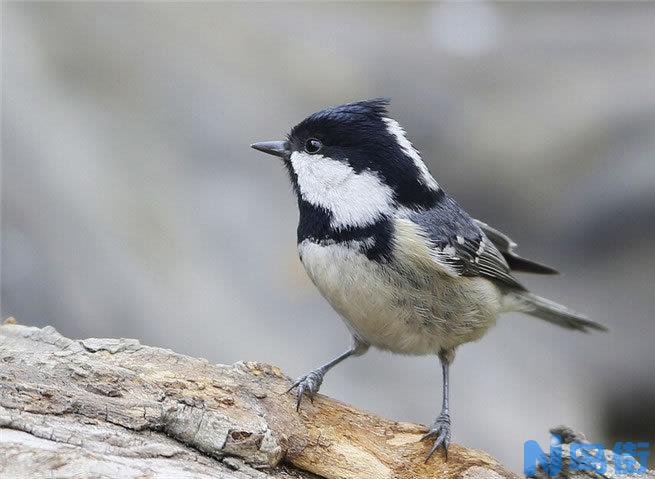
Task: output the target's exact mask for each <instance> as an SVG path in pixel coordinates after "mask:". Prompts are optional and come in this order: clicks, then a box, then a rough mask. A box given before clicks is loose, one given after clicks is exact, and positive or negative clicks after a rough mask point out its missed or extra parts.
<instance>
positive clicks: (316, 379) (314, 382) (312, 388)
mask: <svg viewBox="0 0 655 479" xmlns="http://www.w3.org/2000/svg"><path fill="white" fill-rule="evenodd" d="M321 383H323V373H322V372H321V371H312V372H310V373H308V374H305V375H304V376H301V377H300V378H298V379H297V380H296V382H294V383H293V384H292V385H291V387H290V388H289V389H287V392H290V391H291V390H293V389H295V388H298V399H297V400H296V411H299V410H300V401H302V397H303V395H305V394H307V396H309V399H310V400H311V401H312V402H314V395H315V394H316V393H317V392H318V390H319V388H320V387H321Z"/></svg>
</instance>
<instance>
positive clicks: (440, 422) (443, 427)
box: [421, 412, 450, 462]
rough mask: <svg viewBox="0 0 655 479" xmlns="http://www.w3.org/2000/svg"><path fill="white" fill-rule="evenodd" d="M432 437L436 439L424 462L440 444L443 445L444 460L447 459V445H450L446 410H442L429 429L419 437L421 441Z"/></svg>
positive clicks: (448, 415)
mask: <svg viewBox="0 0 655 479" xmlns="http://www.w3.org/2000/svg"><path fill="white" fill-rule="evenodd" d="M433 437H436V439H435V441H434V444H433V445H432V448H431V449H430V452H429V453H428V457H426V458H425V462H428V461H429V460H430V458H431V457H432V454H434V453H435V452H436V450H437V449H439V447H441V446H443V450H444V453H445V454H446V460H448V446H449V445H450V414H448V413H447V412H442V413H441V414H440V415H439V417H438V418H437V419H436V420H435V421H434V424H433V425H432V427H431V428H430V430H429V431H428V432H427V433H426V434H425V435H424V436H423V437H422V438H421V441H423V440H425V439H429V438H433Z"/></svg>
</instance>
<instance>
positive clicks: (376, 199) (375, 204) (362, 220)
mask: <svg viewBox="0 0 655 479" xmlns="http://www.w3.org/2000/svg"><path fill="white" fill-rule="evenodd" d="M291 165H292V167H293V170H294V172H295V173H296V175H297V177H298V189H299V190H300V194H301V196H302V198H303V199H304V200H305V201H307V202H309V203H311V204H313V205H315V206H321V207H323V208H325V209H326V210H328V211H330V212H331V213H332V222H331V224H330V225H331V226H332V227H333V228H347V227H352V226H355V227H361V226H367V225H370V224H373V223H375V221H377V220H378V219H379V218H380V217H381V216H382V215H385V214H389V213H391V212H392V211H393V210H394V208H395V201H394V194H393V190H392V189H391V188H390V187H389V186H388V185H386V184H384V183H383V182H382V180H381V179H380V177H379V176H378V175H377V174H375V173H374V172H372V171H370V170H364V171H362V172H361V173H356V172H355V170H353V169H352V167H350V165H348V164H346V163H344V162H342V161H337V160H333V159H331V158H326V157H324V156H322V155H309V154H307V153H301V152H297V151H295V152H293V153H292V154H291Z"/></svg>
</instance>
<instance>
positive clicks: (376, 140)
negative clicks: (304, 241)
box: [289, 98, 443, 209]
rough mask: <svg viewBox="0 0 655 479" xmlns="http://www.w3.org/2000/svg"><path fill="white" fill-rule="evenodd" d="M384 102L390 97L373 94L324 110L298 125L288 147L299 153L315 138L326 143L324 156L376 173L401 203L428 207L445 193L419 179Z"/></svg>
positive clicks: (357, 168) (416, 168) (387, 103)
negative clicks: (393, 130)
mask: <svg viewBox="0 0 655 479" xmlns="http://www.w3.org/2000/svg"><path fill="white" fill-rule="evenodd" d="M388 105H389V99H387V98H376V99H373V100H365V101H358V102H355V103H346V104H344V105H339V106H333V107H329V108H326V109H324V110H321V111H319V112H316V113H313V114H311V115H310V116H308V117H307V118H305V119H304V120H303V121H302V122H300V123H299V124H298V125H296V126H295V127H294V128H293V129H292V130H291V133H290V134H289V143H290V144H291V147H292V150H294V151H302V150H303V148H304V144H305V142H306V141H307V140H308V139H310V138H316V139H318V140H320V141H321V142H322V143H323V145H324V147H323V151H322V152H321V154H322V155H323V156H326V157H329V158H332V159H334V160H337V161H344V162H347V163H348V164H349V165H350V166H351V167H352V168H353V169H354V170H355V172H357V173H360V172H361V171H363V170H366V169H368V170H371V171H374V172H376V173H377V174H378V175H379V176H380V178H381V179H382V180H383V181H384V182H385V183H386V184H388V185H389V186H390V187H391V188H392V189H393V191H394V194H395V199H396V201H397V202H398V204H399V205H400V206H405V207H408V208H412V209H426V208H431V207H432V206H434V205H435V204H436V203H437V202H438V201H439V199H440V198H441V197H442V195H443V192H442V191H441V190H434V189H430V188H429V187H427V186H426V185H425V184H424V183H423V182H422V181H421V180H420V178H421V172H420V170H419V169H418V167H417V166H416V164H415V163H414V161H413V160H412V159H411V158H410V157H409V156H408V155H407V154H406V153H405V152H404V151H403V150H402V148H401V146H400V145H399V144H398V140H397V139H396V137H395V136H394V135H393V134H391V133H390V132H389V129H388V128H389V127H388V125H387V123H386V122H385V118H388V112H387V106H388ZM292 180H294V178H293V172H292Z"/></svg>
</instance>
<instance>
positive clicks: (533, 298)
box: [518, 293, 607, 332]
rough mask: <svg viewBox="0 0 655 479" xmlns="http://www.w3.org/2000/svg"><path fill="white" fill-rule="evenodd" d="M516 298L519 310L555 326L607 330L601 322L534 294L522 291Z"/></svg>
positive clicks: (577, 329) (585, 329) (581, 329)
mask: <svg viewBox="0 0 655 479" xmlns="http://www.w3.org/2000/svg"><path fill="white" fill-rule="evenodd" d="M518 299H519V301H520V303H521V311H523V312H524V313H527V314H529V315H530V316H534V317H536V318H539V319H543V320H544V321H548V322H549V323H552V324H556V325H557V326H561V327H563V328H566V329H574V330H576V331H584V332H588V331H589V330H592V329H594V330H596V331H607V327H605V326H603V325H602V324H600V323H596V322H595V321H591V320H590V319H587V318H586V317H585V316H584V315H582V314H580V313H576V312H575V311H573V310H571V309H568V308H567V307H565V306H562V305H561V304H557V303H555V302H554V301H550V300H548V299H546V298H542V297H540V296H537V295H535V294H532V293H523V294H521V295H520V296H518Z"/></svg>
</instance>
